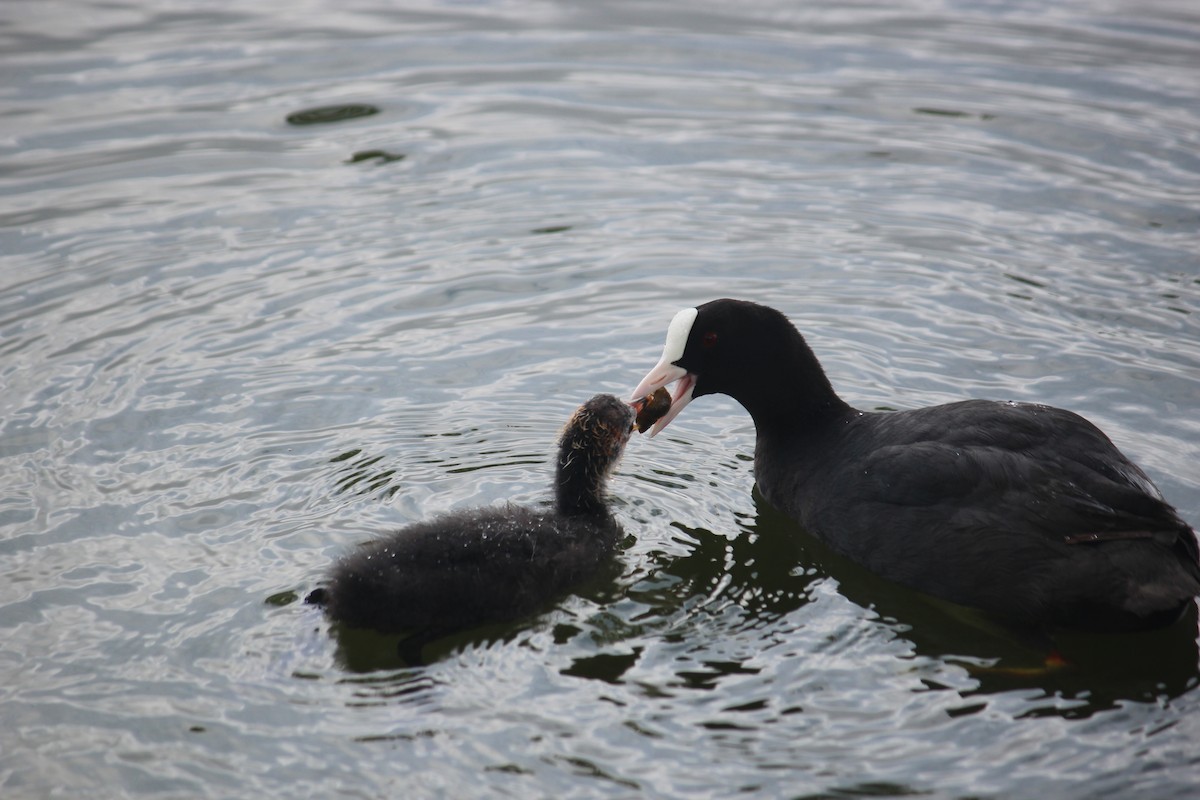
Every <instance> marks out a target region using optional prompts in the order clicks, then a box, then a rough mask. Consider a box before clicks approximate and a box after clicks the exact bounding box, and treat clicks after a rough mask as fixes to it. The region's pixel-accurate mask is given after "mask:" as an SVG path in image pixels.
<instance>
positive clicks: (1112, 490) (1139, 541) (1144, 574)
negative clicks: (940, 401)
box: [634, 299, 1200, 631]
mask: <svg viewBox="0 0 1200 800" xmlns="http://www.w3.org/2000/svg"><path fill="white" fill-rule="evenodd" d="M674 381H678V384H677V387H676V391H675V395H674V398H673V400H672V403H671V408H670V410H669V411H668V412H667V413H666V415H664V416H663V417H662V418H661V419H660V420H659V421H658V423H657V424H656V425H655V426H654V429H653V431H652V435H653V434H654V433H658V432H659V431H661V430H662V429H663V428H664V427H666V425H667V424H668V423H670V421H671V420H672V419H674V418H675V416H676V415H678V414H679V412H680V411H681V410H682V409H683V408H684V407H685V406H686V405H687V404H688V403H689V402H691V401H692V399H694V398H696V397H701V396H703V395H706V394H725V395H729V396H730V397H732V398H733V399H735V400H737V401H738V402H739V403H741V404H742V406H743V407H745V409H746V410H747V411H748V412H749V413H750V415H751V417H752V418H753V419H754V425H755V428H756V432H757V441H756V444H755V450H754V477H755V480H756V482H757V484H758V487H759V490H760V491H761V492H762V494H763V496H764V497H765V498H766V499H767V501H768V502H770V503H771V504H772V505H774V506H776V507H777V508H779V509H781V510H782V511H784V512H785V513H786V514H788V515H789V516H790V517H792V518H793V519H795V520H796V521H797V522H799V523H800V525H801V526H803V527H804V528H805V529H807V530H808V531H809V532H811V533H812V534H813V535H815V536H817V537H818V538H820V539H822V540H823V541H825V542H826V543H827V544H828V545H829V546H830V547H832V548H833V549H834V550H836V551H838V552H840V553H842V554H843V555H845V556H847V557H849V558H850V559H852V560H853V561H856V562H858V563H860V564H862V565H863V566H865V567H866V568H868V569H870V570H871V571H873V572H875V573H877V574H879V575H881V576H883V577H885V578H888V579H891V580H894V581H896V582H898V583H901V584H904V585H907V586H909V587H912V588H914V589H918V590H920V591H922V592H926V593H928V594H931V595H935V596H937V597H941V598H945V599H947V600H950V601H953V602H955V603H960V604H962V605H966V606H972V607H974V608H977V609H981V610H983V611H984V612H986V613H988V614H991V615H993V616H996V617H1000V618H1001V619H1003V620H1005V621H1008V622H1010V623H1012V624H1015V625H1017V626H1019V627H1028V628H1034V629H1038V630H1046V631H1052V630H1055V629H1072V630H1083V631H1127V630H1139V629H1147V628H1155V627H1162V626H1165V625H1168V624H1170V623H1171V622H1173V621H1174V620H1175V619H1177V618H1178V617H1179V616H1180V614H1181V613H1182V612H1183V610H1184V609H1185V608H1186V607H1187V606H1188V605H1189V604H1191V603H1192V602H1193V598H1194V597H1195V595H1196V594H1197V593H1198V592H1200V565H1198V557H1197V544H1196V535H1195V533H1194V532H1193V531H1192V529H1191V528H1190V527H1189V526H1188V525H1187V524H1186V523H1185V522H1184V521H1183V520H1182V519H1180V517H1179V515H1178V514H1177V513H1176V511H1175V509H1173V508H1172V507H1171V506H1169V505H1168V504H1167V503H1165V502H1164V501H1163V499H1162V495H1161V494H1160V493H1159V491H1158V489H1157V488H1156V487H1155V486H1154V484H1153V483H1151V481H1150V479H1149V478H1147V477H1146V475H1145V473H1143V472H1142V470H1141V469H1139V468H1138V467H1137V466H1135V465H1134V464H1133V463H1131V462H1130V461H1129V460H1128V459H1127V458H1126V457H1125V456H1124V455H1122V454H1121V452H1120V451H1119V450H1117V448H1116V447H1115V446H1114V445H1113V443H1112V442H1111V441H1109V439H1108V438H1107V437H1106V436H1105V435H1104V434H1103V433H1101V432H1100V430H1099V429H1097V428H1096V427H1095V426H1094V425H1092V424H1091V423H1090V422H1088V421H1087V420H1085V419H1084V418H1082V417H1080V416H1078V415H1077V414H1074V413H1072V412H1070V411H1064V410H1062V409H1059V408H1052V407H1050V406H1045V405H1037V404H1030V403H1013V402H994V401H989V400H966V401H963V402H957V403H950V404H947V405H940V406H934V407H930V408H920V409H914V410H910V411H894V412H884V413H869V412H863V411H858V410H856V409H854V408H851V407H850V406H849V405H848V404H847V403H846V402H844V401H843V400H842V399H841V398H840V397H838V396H837V394H836V393H835V392H834V390H833V388H832V386H831V385H830V383H829V380H828V378H826V377H825V373H824V371H823V370H822V369H821V365H820V364H819V363H818V362H817V359H816V356H814V355H813V352H812V350H810V349H809V347H808V345H807V344H806V343H805V341H804V339H803V337H802V336H801V335H800V333H799V332H798V331H797V330H796V329H795V328H794V327H793V326H792V324H791V323H790V322H788V320H787V318H786V317H784V316H783V314H781V313H779V312H778V311H776V310H774V309H772V308H767V307H765V306H761V305H756V304H753V303H748V302H744V301H738V300H727V299H726V300H715V301H713V302H710V303H705V304H704V305H701V306H698V307H697V308H689V309H685V310H683V311H680V312H679V313H678V314H676V315H675V318H674V319H673V320H672V321H671V324H670V326H669V327H668V330H667V341H666V346H665V347H664V348H663V355H662V359H661V360H660V361H659V363H658V364H657V365H656V366H655V367H654V368H653V369H652V370H650V372H649V373H648V374H647V375H646V377H645V379H643V380H642V382H641V384H640V385H639V386H638V387H637V389H636V390H634V397H637V398H640V397H643V396H645V395H647V394H648V393H650V392H652V391H654V390H656V389H658V388H659V387H662V386H665V385H667V384H669V383H672V382H674Z"/></svg>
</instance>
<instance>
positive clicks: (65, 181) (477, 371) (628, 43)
mask: <svg viewBox="0 0 1200 800" xmlns="http://www.w3.org/2000/svg"><path fill="white" fill-rule="evenodd" d="M0 64H2V65H3V71H4V80H3V81H2V82H0V386H2V390H0V628H2V635H0V714H2V718H3V726H2V728H0V795H3V796H4V797H6V798H9V797H22V798H23V797H48V796H63V797H81V796H96V797H100V796H104V797H181V798H182V797H202V796H210V797H296V798H299V797H385V796H386V797H401V796H410V797H483V796H516V797H598V796H611V797H635V796H647V797H651V796H652V797H689V798H690V797H729V796H737V795H747V796H763V797H828V796H837V797H854V796H866V795H870V796H900V795H908V794H917V795H922V796H933V797H966V796H971V797H1038V796H1046V797H1089V798H1092V797H1134V796H1137V797H1147V798H1149V797H1154V798H1168V797H1195V796H1196V795H1197V793H1200V763H1198V762H1200V749H1198V748H1197V744H1196V742H1197V741H1198V740H1200V693H1198V692H1197V691H1196V685H1197V682H1198V680H1200V670H1198V667H1197V645H1196V619H1195V615H1194V614H1193V615H1192V616H1191V617H1190V618H1189V619H1187V620H1185V621H1184V623H1183V624H1182V625H1180V626H1177V627H1176V628H1173V629H1171V630H1168V631H1164V632H1162V633H1158V634H1154V635H1145V636H1127V637H1108V638H1098V639H1097V638H1092V639H1082V638H1081V639H1079V640H1076V641H1064V642H1063V643H1062V646H1063V648H1064V650H1065V651H1066V654H1067V655H1068V656H1069V659H1070V660H1071V662H1072V666H1071V667H1069V668H1067V669H1059V670H1050V671H1047V670H1046V669H1045V668H1043V667H1042V666H1041V665H1042V664H1043V658H1042V657H1043V655H1044V653H1042V652H1041V651H1040V650H1039V648H1038V646H1036V645H1033V644H1031V643H1028V642H1023V641H1020V640H1019V639H1017V638H1015V637H1013V636H1012V635H1010V634H1007V633H1004V632H1003V631H998V630H992V629H987V628H985V627H981V624H980V622H979V620H977V619H973V618H972V617H970V616H969V615H964V614H963V613H962V612H961V611H959V610H956V609H953V608H948V607H943V606H940V605H934V604H931V603H930V602H928V601H925V600H922V599H921V598H919V597H916V596H914V595H912V594H911V593H907V592H905V591H903V590H900V589H897V588H895V587H893V586H890V585H888V584H886V583H883V582H882V581H879V580H877V579H874V578H872V577H871V576H869V575H866V574H864V573H863V572H862V571H861V570H858V569H857V568H855V567H854V566H852V565H849V564H846V563H844V562H842V561H840V560H839V559H838V558H836V557H835V556H834V555H832V554H831V553H829V552H827V551H826V550H824V549H823V548H822V547H821V546H820V545H819V544H818V543H817V542H815V541H813V540H812V539H810V538H808V537H807V536H806V535H805V534H804V533H803V532H802V531H800V530H798V529H796V528H795V527H794V526H793V525H792V524H791V523H789V522H788V521H787V520H786V519H783V518H781V517H779V516H778V515H777V514H776V513H775V512H773V511H772V510H771V509H769V508H768V507H767V506H766V505H765V503H763V502H762V501H761V500H760V499H759V498H758V497H757V495H756V494H755V493H754V491H753V477H752V472H751V460H750V459H751V454H752V451H753V427H752V425H751V423H750V420H749V418H748V417H747V416H746V414H745V413H744V412H742V410H741V409H740V408H739V407H737V406H736V405H735V404H733V403H732V402H730V401H728V400H725V399H720V398H705V399H703V400H701V401H698V402H697V403H695V404H693V405H692V406H691V407H690V408H689V409H688V410H687V411H686V412H685V413H684V414H683V415H682V416H681V417H680V418H679V419H678V420H676V421H675V422H674V423H673V424H672V426H671V427H670V428H669V429H668V430H667V432H666V434H664V435H663V436H661V437H659V438H657V439H654V440H649V439H643V438H639V439H636V440H635V441H633V442H632V443H631V445H630V448H629V451H628V453H627V455H626V458H625V461H624V462H623V465H622V467H621V469H620V471H619V473H618V474H617V476H616V477H615V479H614V481H613V484H612V494H613V502H614V505H615V508H616V513H617V514H618V516H619V518H620V520H621V522H622V524H623V525H624V528H625V530H626V533H627V538H626V540H625V544H624V548H623V551H622V553H621V555H620V558H619V569H618V570H617V571H616V575H615V576H614V577H612V578H610V579H606V580H603V581H601V582H600V583H599V584H597V585H593V586H589V587H588V588H587V589H586V590H584V591H583V592H582V593H581V594H579V595H575V596H572V597H569V598H566V599H564V600H562V602H560V603H559V604H558V605H557V606H556V607H554V608H552V609H549V610H547V612H546V613H544V614H542V615H540V616H537V617H536V618H533V619H530V620H526V621H524V622H521V623H519V624H513V625H509V626H499V627H495V628H489V629H486V630H480V631H473V632H471V633H469V634H463V635H460V636H456V637H453V638H451V639H449V640H444V641H441V642H438V643H435V644H433V645H431V646H430V647H429V648H427V652H426V656H427V661H428V664H427V665H426V666H410V665H407V664H406V663H404V662H403V661H401V660H400V659H399V658H398V657H397V655H396V640H395V638H388V637H383V636H376V635H368V634H364V633H361V632H346V631H337V630H331V628H330V626H329V625H328V623H326V622H325V620H324V619H323V618H322V617H321V615H320V614H319V613H318V612H317V611H316V610H315V609H313V608H312V607H309V606H306V605H305V604H304V603H302V602H300V600H299V598H301V597H303V595H304V593H306V592H307V591H308V590H310V589H311V588H313V587H314V586H316V585H317V584H318V583H319V581H320V580H321V576H322V573H323V571H324V570H325V569H326V568H327V566H328V565H329V564H330V562H331V561H332V560H333V559H334V558H336V557H337V556H338V555H339V554H340V553H342V552H345V551H346V550H347V549H348V548H351V547H353V546H354V545H355V543H357V542H361V541H364V540H366V539H368V538H370V537H371V536H372V535H373V534H375V533H377V532H380V531H384V530H387V529H390V528H395V527H398V526H400V525H402V524H404V523H406V522H409V521H412V520H416V519H419V518H423V517H426V516H429V515H432V514H435V513H437V512H440V511H444V510H447V509H451V508H460V507H465V506H473V505H486V504H492V503H498V502H502V501H505V500H509V499H511V500H515V501H518V502H522V503H531V504H532V503H538V502H540V501H542V500H544V499H545V497H546V496H547V488H548V482H549V478H550V470H549V465H548V459H549V457H550V454H551V451H552V449H553V446H554V440H555V437H556V434H557V432H558V428H559V426H560V425H561V424H562V421H563V420H564V419H565V418H566V416H567V414H568V413H569V412H570V410H571V409H572V408H574V407H575V405H577V404H578V403H579V402H580V401H582V400H583V399H586V398H587V397H588V396H590V395H591V394H593V393H595V392H597V391H610V392H615V393H619V394H622V395H624V394H626V393H628V391H629V390H631V389H632V387H633V386H634V385H635V384H636V383H637V381H638V380H639V379H640V377H641V376H642V374H643V373H644V371H645V370H646V369H647V368H648V367H649V366H650V365H652V364H653V362H654V361H655V360H656V359H657V357H658V354H659V351H660V348H661V346H662V337H663V334H664V331H665V327H666V324H667V321H668V320H669V319H670V317H671V315H672V314H673V313H674V311H675V310H677V309H678V308H680V307H683V306H686V305H693V304H695V303H697V302H702V301H704V300H708V299H712V298H713V297H717V296H723V295H734V296H740V297H745V298H748V299H756V300H760V301H764V302H768V303H771V304H773V305H775V306H777V307H778V308H780V309H782V310H783V311H785V312H786V313H787V314H788V315H789V316H790V317H792V319H793V320H795V321H796V322H797V324H798V326H799V327H800V328H801V330H803V331H804V332H805V333H806V334H807V335H808V337H809V340H810V342H811V344H812V345H813V347H814V349H815V350H816V351H817V353H818V355H819V356H820V357H821V359H822V361H823V362H824V364H825V366H826V369H827V371H828V372H829V374H830V377H831V379H832V380H833V382H834V384H835V386H836V387H838V389H839V391H840V392H841V393H842V394H843V396H844V397H846V399H848V400H849V401H850V402H852V403H854V404H856V405H858V406H859V407H862V408H909V407H914V406H918V405H925V404H931V403H936V402H941V401H947V400H952V399H957V398H962V397H966V396H986V397H994V398H1011V399H1018V400H1038V401H1042V402H1048V403H1051V404H1054V405H1060V406H1066V407H1069V408H1072V409H1075V410H1077V411H1080V412H1082V413H1084V414H1085V415H1087V416H1088V417H1090V418H1091V419H1093V420H1094V421H1095V422H1097V423H1098V424H1099V425H1100V426H1101V427H1102V428H1103V429H1104V430H1105V431H1107V432H1108V433H1109V434H1110V436H1112V438H1113V439H1114V440H1115V441H1116V442H1117V443H1118V445H1119V446H1121V447H1122V448H1123V449H1124V450H1125V451H1126V452H1127V453H1128V454H1129V455H1130V456H1132V457H1133V458H1134V459H1135V460H1136V461H1138V462H1139V463H1141V464H1142V465H1143V466H1144V467H1145V468H1146V470H1147V471H1148V472H1149V473H1150V474H1151V476H1152V477H1153V478H1154V479H1155V480H1156V481H1157V482H1158V484H1159V485H1160V487H1161V488H1162V490H1163V492H1164V494H1165V495H1166V496H1167V498H1168V499H1169V500H1170V501H1171V502H1172V503H1174V504H1175V505H1176V506H1177V507H1178V508H1179V510H1180V512H1181V513H1182V514H1183V516H1184V517H1185V518H1187V519H1189V520H1191V521H1192V522H1193V523H1197V522H1200V473H1198V470H1197V464H1200V414H1198V411H1200V328H1198V325H1197V323H1198V321H1200V261H1198V258H1197V252H1200V235H1198V231H1200V10H1197V6H1196V5H1195V4H1194V3H1193V2H1191V0H1174V1H1172V0H1152V2H1148V3H1120V2H1116V1H1115V0H1080V1H1079V2H1063V3H1052V4H1051V3H1046V4H1042V3H1028V2H1021V1H1020V0H1014V2H987V0H979V1H978V2H972V1H970V0H963V1H957V0H949V1H948V2H934V1H932V0H930V1H929V2H923V1H922V0H914V2H901V3H893V2H888V3H874V2H855V3H850V4H839V5H837V7H835V8H818V7H815V6H812V5H810V4H804V3H794V2H782V1H780V2H771V1H770V0H767V1H766V2H756V3H740V4H728V3H694V2H682V0H680V1H679V2H650V3H567V2H549V1H548V2H529V3H525V2H496V3H488V2H480V3H466V2H427V3H401V4H391V3H384V2H381V1H380V0H359V1H357V2H350V3H345V2H322V1H321V0H309V2H304V3H283V2H260V3H249V4H209V3H188V2H184V1H183V0H178V1H176V2H170V1H169V0H163V1H162V2H138V3H127V4H126V3H123V2H120V0H117V2H106V3H95V4H89V3H85V2H70V1H69V0H64V1H63V2H49V3H43V2H34V1H33V0H8V2H5V3H4V4H3V8H0ZM348 104H354V105H357V106H361V107H367V106H369V107H372V108H373V109H374V110H376V111H377V113H374V114H369V115H367V114H364V115H360V116H353V115H345V118H341V119H337V118H336V117H337V115H336V114H335V115H333V116H334V117H335V118H333V119H325V118H323V117H322V116H321V115H317V118H316V119H315V120H314V119H311V118H306V117H300V118H296V117H294V116H291V115H295V114H298V113H299V112H305V111H311V110H313V109H322V108H329V107H337V106H344V105H348ZM360 110H364V111H365V110H370V109H366V108H362V109H360ZM289 117H291V121H289ZM306 122H307V123H309V124H303V123H306Z"/></svg>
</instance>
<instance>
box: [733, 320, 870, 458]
mask: <svg viewBox="0 0 1200 800" xmlns="http://www.w3.org/2000/svg"><path fill="white" fill-rule="evenodd" d="M781 333H782V335H780V336H779V338H778V339H777V344H776V346H774V347H772V349H771V352H770V353H769V354H768V356H769V357H768V359H767V360H766V362H764V363H763V364H761V365H760V366H757V367H756V368H754V369H752V370H751V373H752V374H751V375H750V376H744V377H743V378H742V379H741V381H740V383H741V385H740V386H739V387H737V388H736V389H735V390H734V391H733V392H730V394H731V395H732V396H733V397H734V399H736V400H737V401H738V402H739V403H741V404H742V405H743V406H744V407H745V408H746V410H747V411H748V412H750V416H751V417H753V419H754V426H755V428H756V430H757V431H758V435H759V437H762V436H764V435H766V436H770V437H772V438H777V439H789V440H795V439H810V438H813V437H819V436H821V435H823V434H824V433H825V432H827V431H828V430H829V429H830V428H831V427H832V426H834V425H836V424H837V423H838V422H839V421H840V420H842V419H844V418H845V417H846V416H848V415H849V414H852V413H854V409H853V408H851V406H850V405H849V404H848V403H846V401H844V400H842V398H840V397H838V395H837V393H836V392H835V391H834V390H833V385H832V384H830V382H829V378H827V377H826V376H825V370H823V369H822V368H821V364H820V362H819V361H817V357H816V356H815V355H814V354H813V351H812V350H811V349H810V348H809V346H808V343H807V342H805V341H804V337H803V336H801V335H800V332H799V331H797V330H796V329H795V328H793V327H792V326H791V325H790V324H788V325H787V330H786V332H781Z"/></svg>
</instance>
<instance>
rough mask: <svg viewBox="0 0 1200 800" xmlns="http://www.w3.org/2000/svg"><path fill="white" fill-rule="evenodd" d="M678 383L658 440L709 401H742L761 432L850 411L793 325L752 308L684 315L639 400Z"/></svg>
mask: <svg viewBox="0 0 1200 800" xmlns="http://www.w3.org/2000/svg"><path fill="white" fill-rule="evenodd" d="M797 367H799V368H797ZM676 381H677V382H678V383H677V384H676V387H675V392H674V396H673V398H672V401H671V408H670V410H669V411H668V412H667V413H666V414H665V415H664V416H663V417H662V418H661V419H659V420H658V422H657V423H656V424H655V425H654V428H653V429H652V430H651V435H652V436H653V435H655V434H657V433H658V432H659V431H661V430H662V429H663V428H665V427H666V426H667V425H668V424H669V423H670V422H671V420H673V419H674V418H675V417H676V416H678V415H679V412H680V411H682V410H683V409H684V407H686V406H687V404H688V403H690V402H691V401H692V400H693V399H695V398H697V397H702V396H704V395H706V394H725V395H729V396H730V397H732V398H734V399H735V400H737V401H738V402H739V403H741V404H742V405H743V406H744V407H745V408H746V410H747V411H749V412H750V415H751V416H752V417H754V421H755V424H756V425H757V426H758V427H759V429H760V430H762V429H763V428H764V427H772V426H784V427H787V426H789V425H792V424H795V423H799V422H804V421H809V422H811V421H812V420H811V418H812V417H813V416H823V415H825V414H827V413H830V412H837V411H840V410H843V409H845V408H847V406H846V405H845V404H844V403H843V402H842V401H841V400H840V399H839V398H838V397H837V395H836V394H834V392H833V388H832V387H831V386H830V384H829V380H828V379H827V378H826V377H825V373H824V371H823V370H822V369H821V365H820V364H819V363H818V362H817V359H816V357H815V356H814V355H813V353H812V351H811V350H810V349H809V348H808V345H807V344H806V343H805V341H804V338H803V337H802V336H801V335H800V333H799V332H798V331H797V330H796V328H795V327H794V326H793V325H792V323H791V322H789V321H788V319H787V317H785V316H784V315H783V314H781V313H780V312H778V311H776V310H775V309H773V308H768V307H767V306H762V305H758V304H757V303H750V302H747V301H745V300H729V299H722V300H713V301H711V302H708V303H705V304H703V305H700V306H697V307H695V308H685V309H684V310H682V311H680V312H679V313H678V314H676V315H675V317H674V319H672V320H671V324H670V326H669V327H668V328H667V342H666V344H665V345H664V347H663V353H662V358H660V359H659V361H658V363H657V364H656V365H655V366H654V368H653V369H651V370H650V372H648V373H647V374H646V377H645V378H643V379H642V382H641V383H640V384H638V387H637V389H635V390H634V392H633V396H634V397H635V398H639V399H641V398H644V397H645V396H646V395H648V394H650V393H651V392H653V391H655V390H656V389H659V388H661V387H663V386H666V385H668V384H670V383H673V382H676Z"/></svg>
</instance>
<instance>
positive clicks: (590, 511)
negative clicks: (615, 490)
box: [554, 439, 608, 517]
mask: <svg viewBox="0 0 1200 800" xmlns="http://www.w3.org/2000/svg"><path fill="white" fill-rule="evenodd" d="M577 444H579V443H578V442H573V441H571V440H569V439H564V441H563V443H562V446H561V447H560V448H559V452H558V468H557V470H556V472H555V476H554V504H555V508H556V509H557V511H558V513H559V514H562V515H563V516H567V517H574V516H591V517H604V516H607V515H608V508H607V507H606V506H605V505H604V482H605V479H606V478H607V477H608V468H607V465H605V464H603V463H601V456H600V454H598V453H596V452H595V451H594V449H592V448H589V447H579V446H576V445H577Z"/></svg>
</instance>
